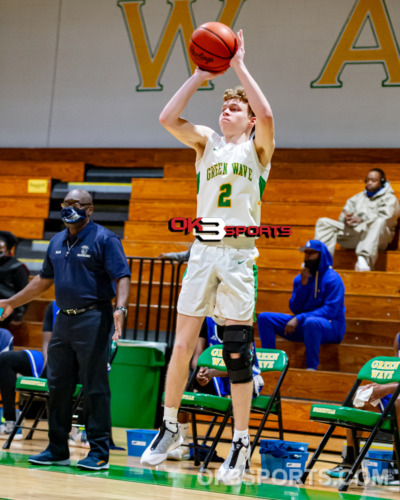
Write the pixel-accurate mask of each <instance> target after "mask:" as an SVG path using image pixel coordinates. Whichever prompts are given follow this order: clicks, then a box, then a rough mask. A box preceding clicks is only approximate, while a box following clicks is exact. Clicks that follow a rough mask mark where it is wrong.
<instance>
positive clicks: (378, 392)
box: [326, 333, 400, 486]
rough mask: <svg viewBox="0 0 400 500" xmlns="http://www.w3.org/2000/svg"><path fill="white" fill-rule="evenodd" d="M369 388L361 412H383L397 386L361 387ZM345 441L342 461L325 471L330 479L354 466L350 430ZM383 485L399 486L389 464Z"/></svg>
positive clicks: (398, 405) (398, 408) (399, 403)
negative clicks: (377, 402) (366, 399)
mask: <svg viewBox="0 0 400 500" xmlns="http://www.w3.org/2000/svg"><path fill="white" fill-rule="evenodd" d="M399 336H400V333H398V334H397V335H396V337H395V339H394V345H393V349H394V356H396V357H397V356H398V357H400V350H399ZM369 387H372V388H373V391H372V394H371V396H370V398H369V400H368V401H367V402H366V403H365V404H364V406H363V407H362V409H363V410H367V411H375V412H377V411H381V412H383V411H384V409H385V408H386V405H387V404H388V402H389V400H390V398H391V396H392V394H393V392H394V390H395V389H396V388H397V384H393V383H392V384H382V385H381V384H367V385H364V386H362V388H363V389H368V388H369ZM377 400H378V401H379V400H380V401H379V404H378V405H377V406H375V405H372V404H371V403H373V402H376V401H377ZM395 406H396V419H397V426H398V428H399V429H400V399H397V400H396V403H395ZM346 440H347V446H346V452H345V453H344V455H343V457H342V458H343V461H342V463H340V464H339V465H337V466H336V467H334V468H333V469H330V470H327V471H326V474H327V475H328V476H330V477H344V476H345V475H346V474H347V473H348V471H349V470H350V469H351V466H352V465H353V464H354V462H355V460H356V458H357V457H356V456H355V454H354V441H353V435H352V433H351V430H350V429H346ZM382 483H383V484H386V485H388V486H398V485H399V484H400V482H399V471H398V470H397V469H396V468H395V467H394V466H393V464H392V463H390V464H389V469H388V470H387V473H386V477H384V478H383V481H382Z"/></svg>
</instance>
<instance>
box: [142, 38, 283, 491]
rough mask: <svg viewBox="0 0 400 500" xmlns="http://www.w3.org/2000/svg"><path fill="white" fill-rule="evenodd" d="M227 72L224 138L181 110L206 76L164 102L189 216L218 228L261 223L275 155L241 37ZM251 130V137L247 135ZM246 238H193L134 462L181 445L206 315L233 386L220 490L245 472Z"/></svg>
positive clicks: (250, 280) (153, 459)
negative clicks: (192, 201)
mask: <svg viewBox="0 0 400 500" xmlns="http://www.w3.org/2000/svg"><path fill="white" fill-rule="evenodd" d="M237 36H238V40H239V44H238V50H237V52H236V54H235V56H234V57H233V58H232V60H231V67H232V68H233V70H234V71H235V73H236V75H237V76H238V78H239V80H240V83H241V85H242V86H241V87H238V88H236V89H235V90H232V89H229V90H227V91H226V92H225V95H224V102H223V105H222V111H221V113H220V117H219V124H220V127H221V131H222V134H223V136H222V137H221V136H219V135H218V134H217V133H216V132H214V130H212V129H210V128H208V127H206V126H202V125H193V124H192V123H190V122H188V121H187V120H185V119H184V118H182V117H181V114H182V113H183V111H184V110H185V108H186V107H187V105H188V103H189V101H190V99H191V97H192V96H193V95H194V93H195V92H196V90H197V89H198V88H199V87H200V86H201V85H202V84H203V83H204V82H205V81H206V80H210V79H211V78H215V77H216V76H218V75H216V74H215V73H209V72H206V71H203V70H200V69H199V68H197V69H196V70H195V72H194V74H193V75H192V76H191V77H190V78H189V79H188V80H187V81H186V82H185V83H184V84H183V85H182V87H181V88H180V89H179V90H178V91H177V92H176V94H175V95H174V96H173V97H172V99H171V100H170V101H169V102H168V104H167V105H166V106H165V108H164V110H163V111H162V113H161V115H160V121H161V123H162V125H163V126H164V127H165V128H166V129H167V130H168V131H169V132H170V133H171V134H172V135H173V136H174V137H176V138H177V139H178V140H180V141H181V142H182V143H183V144H185V145H187V146H190V147H192V148H193V149H194V150H195V151H196V155H197V158H196V172H197V183H198V195H197V216H198V217H221V218H222V219H223V220H224V222H225V224H226V225H234V226H239V225H241V226H255V225H257V226H258V225H259V224H260V212H261V196H262V193H263V190H264V188H265V184H266V181H267V178H268V174H269V170H270V160H271V157H272V154H273V151H274V146H275V144H274V122H273V116H272V111H271V107H270V105H269V103H268V101H267V99H266V98H265V96H264V94H263V93H262V91H261V89H260V87H259V86H258V85H257V83H256V82H255V80H254V79H253V77H252V76H251V75H250V73H249V71H248V69H247V68H246V66H245V63H244V53H245V51H244V41H243V34H242V31H239V33H238V35H237ZM254 126H255V127H256V131H255V139H254V140H251V139H250V135H251V133H252V130H253V128H254ZM257 256H258V251H257V249H256V248H255V246H254V239H252V238H245V237H244V238H237V239H236V238H225V239H223V240H222V241H221V242H218V243H201V242H200V241H198V240H196V241H195V243H194V244H193V246H192V248H191V253H190V259H189V264H188V269H187V273H186V275H185V277H184V279H183V283H182V291H181V294H180V297H179V303H178V319H177V331H176V340H175V345H174V350H173V353H172V357H171V362H170V365H169V369H168V374H167V381H166V397H165V410H164V422H163V424H162V426H161V428H160V431H159V433H158V434H157V436H156V437H155V438H154V440H153V441H152V443H151V444H150V445H149V447H148V448H147V449H146V451H145V452H144V453H143V456H142V463H143V464H147V465H157V464H159V463H161V462H163V461H164V460H165V459H166V458H167V454H168V451H170V450H172V449H174V448H176V447H177V446H179V444H180V435H179V430H178V425H177V416H178V409H179V405H180V401H181V396H182V393H183V390H184V387H185V384H186V381H187V375H188V366H189V361H190V359H191V357H192V354H193V350H194V347H195V345H196V341H197V338H198V335H199V332H200V328H201V325H202V322H203V319H204V317H205V316H216V317H217V318H218V322H219V321H220V320H221V321H223V322H224V323H225V331H224V350H223V356H224V361H225V364H226V366H227V371H228V374H229V377H230V380H231V383H232V388H231V391H232V399H233V407H234V417H235V431H234V436H233V442H232V447H231V450H230V453H229V456H228V458H227V459H226V461H225V462H224V463H223V464H222V465H221V467H220V469H219V471H218V475H217V477H218V480H219V481H220V482H222V483H224V484H237V483H240V482H241V481H242V478H243V474H244V472H245V469H246V467H249V457H250V446H249V435H248V421H249V414H250V403H251V397H252V385H253V384H252V365H253V355H252V350H251V345H252V342H253V312H254V307H255V284H256V280H255V275H254V272H255V270H256V269H257V268H256V267H255V261H256V258H257Z"/></svg>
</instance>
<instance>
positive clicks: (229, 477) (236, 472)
mask: <svg viewBox="0 0 400 500" xmlns="http://www.w3.org/2000/svg"><path fill="white" fill-rule="evenodd" d="M249 468H250V436H247V438H245V439H244V440H243V439H239V440H238V441H232V446H231V450H230V452H229V456H228V458H227V459H226V460H225V462H224V463H223V464H222V465H221V467H220V468H219V469H218V473H217V480H218V481H219V482H220V483H222V484H226V485H234V484H240V483H241V482H242V480H243V475H244V473H245V471H246V470H248V469H249Z"/></svg>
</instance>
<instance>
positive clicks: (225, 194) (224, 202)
mask: <svg viewBox="0 0 400 500" xmlns="http://www.w3.org/2000/svg"><path fill="white" fill-rule="evenodd" d="M219 191H220V193H221V194H220V195H219V198H218V206H219V207H230V206H231V200H230V199H229V197H230V196H231V194H232V186H231V184H222V186H221V187H220V188H219Z"/></svg>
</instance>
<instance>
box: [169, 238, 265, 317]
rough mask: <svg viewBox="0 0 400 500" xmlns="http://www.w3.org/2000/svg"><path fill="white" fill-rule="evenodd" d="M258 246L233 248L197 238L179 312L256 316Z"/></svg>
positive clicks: (193, 314) (183, 286) (183, 285)
mask: <svg viewBox="0 0 400 500" xmlns="http://www.w3.org/2000/svg"><path fill="white" fill-rule="evenodd" d="M257 257H258V250H257V248H255V247H253V248H244V249H243V248H242V249H238V248H232V247H229V246H224V245H223V244H221V245H220V246H215V245H210V244H205V243H201V242H199V241H198V240H196V241H195V242H194V244H193V246H192V248H191V251H190V258H189V263H188V267H187V270H186V273H185V276H184V278H183V281H182V290H181V293H180V295H179V300H178V312H179V313H180V314H185V315H187V316H215V317H217V318H224V319H232V320H236V321H247V320H249V319H251V318H252V317H253V313H254V308H255V294H256V271H257V267H256V259H257Z"/></svg>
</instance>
